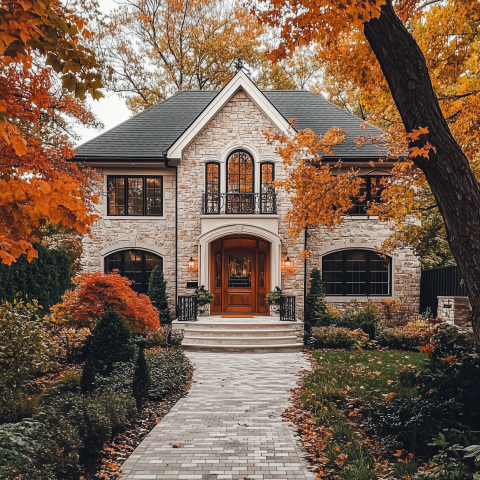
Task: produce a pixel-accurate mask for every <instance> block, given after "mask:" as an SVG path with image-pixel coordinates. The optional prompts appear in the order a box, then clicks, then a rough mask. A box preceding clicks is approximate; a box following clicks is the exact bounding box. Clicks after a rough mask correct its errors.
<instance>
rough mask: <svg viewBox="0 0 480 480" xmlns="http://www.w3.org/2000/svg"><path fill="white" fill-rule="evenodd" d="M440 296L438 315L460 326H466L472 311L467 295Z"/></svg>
mask: <svg viewBox="0 0 480 480" xmlns="http://www.w3.org/2000/svg"><path fill="white" fill-rule="evenodd" d="M437 298H438V311H437V317H439V318H441V319H442V320H444V321H446V322H447V323H450V324H451V325H457V326H458V327H466V325H467V323H468V322H469V321H470V320H471V317H472V312H471V310H470V302H469V301H468V298H467V297H454V296H440V297H437Z"/></svg>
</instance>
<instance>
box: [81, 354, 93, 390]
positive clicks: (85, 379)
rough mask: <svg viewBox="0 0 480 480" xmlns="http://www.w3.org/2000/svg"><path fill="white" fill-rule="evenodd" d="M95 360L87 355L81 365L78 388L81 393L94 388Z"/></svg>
mask: <svg viewBox="0 0 480 480" xmlns="http://www.w3.org/2000/svg"><path fill="white" fill-rule="evenodd" d="M96 374H97V371H96V369H95V360H94V359H93V357H92V356H89V357H88V358H87V360H86V362H85V364H84V365H83V370H82V376H81V378H80V390H81V391H82V393H87V392H91V391H92V390H93V389H94V388H95V375H96Z"/></svg>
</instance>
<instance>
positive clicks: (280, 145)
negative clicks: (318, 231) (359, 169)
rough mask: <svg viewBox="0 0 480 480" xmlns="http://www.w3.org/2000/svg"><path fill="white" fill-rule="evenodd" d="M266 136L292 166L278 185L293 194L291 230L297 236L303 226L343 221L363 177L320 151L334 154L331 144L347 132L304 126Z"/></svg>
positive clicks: (339, 140)
mask: <svg viewBox="0 0 480 480" xmlns="http://www.w3.org/2000/svg"><path fill="white" fill-rule="evenodd" d="M291 123H294V122H293V121H291ZM266 136H267V140H268V142H269V143H270V144H274V145H276V147H277V148H276V150H277V153H278V154H279V155H280V156H281V157H282V159H283V163H284V164H285V165H286V167H287V169H288V170H289V175H288V176H287V177H286V178H285V179H282V180H277V181H276V182H275V185H276V186H277V187H282V188H284V189H285V191H286V192H287V193H288V194H289V195H290V200H291V202H292V205H293V206H292V208H291V209H290V210H289V212H288V214H287V221H288V222H289V224H290V234H291V235H292V236H297V235H299V234H300V232H301V231H302V230H303V228H305V227H314V228H315V227H318V226H319V225H325V226H326V227H327V228H329V229H331V228H332V227H333V226H335V225H338V224H339V223H341V222H342V217H343V216H344V215H345V214H347V212H348V211H349V210H350V209H351V208H352V206H353V203H352V196H354V195H356V194H357V193H358V190H359V188H360V185H361V180H360V179H359V178H357V177H356V173H355V172H354V171H353V170H346V171H342V170H341V163H338V164H337V165H335V167H332V166H331V165H329V164H328V163H322V158H321V154H322V153H324V154H331V152H332V150H331V148H332V147H334V146H335V145H339V144H340V143H341V142H342V141H343V140H344V139H345V137H346V133H345V132H344V131H343V130H342V129H340V128H336V127H335V128H331V129H330V130H329V131H328V132H327V133H326V134H325V135H316V134H315V133H314V132H312V131H311V130H309V129H305V130H301V131H299V132H298V133H297V134H296V135H293V136H292V135H290V134H280V133H277V132H266ZM333 170H335V171H333ZM339 173H341V174H339ZM304 255H308V253H304Z"/></svg>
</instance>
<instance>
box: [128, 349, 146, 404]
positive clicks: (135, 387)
mask: <svg viewBox="0 0 480 480" xmlns="http://www.w3.org/2000/svg"><path fill="white" fill-rule="evenodd" d="M149 387H150V366H149V365H148V363H147V359H146V358H145V349H144V345H140V349H139V352H138V355H137V361H136V363H135V371H134V373H133V382H132V392H133V396H134V397H135V400H136V401H137V407H140V406H141V404H142V401H143V399H144V398H146V397H147V395H148V389H149Z"/></svg>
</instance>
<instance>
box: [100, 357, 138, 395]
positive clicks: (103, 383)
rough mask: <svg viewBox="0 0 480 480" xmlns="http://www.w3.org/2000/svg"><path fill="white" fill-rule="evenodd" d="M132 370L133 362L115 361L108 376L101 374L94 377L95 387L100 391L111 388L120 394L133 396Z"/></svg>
mask: <svg viewBox="0 0 480 480" xmlns="http://www.w3.org/2000/svg"><path fill="white" fill-rule="evenodd" d="M134 371H135V364H134V363H125V362H120V363H116V364H115V365H114V366H113V372H112V373H111V374H110V375H109V376H108V377H104V376H102V375H97V376H96V377H95V388H96V389H97V390H101V391H104V390H108V389H112V390H115V392H117V393H120V394H122V395H131V396H133V390H132V383H133V372H134Z"/></svg>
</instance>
